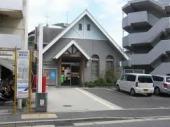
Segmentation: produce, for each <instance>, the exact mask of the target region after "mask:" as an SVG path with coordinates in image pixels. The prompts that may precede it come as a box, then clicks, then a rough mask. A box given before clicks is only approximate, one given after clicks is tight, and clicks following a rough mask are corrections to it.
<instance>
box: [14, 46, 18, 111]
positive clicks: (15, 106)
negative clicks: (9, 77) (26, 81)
mask: <svg viewBox="0 0 170 127" xmlns="http://www.w3.org/2000/svg"><path fill="white" fill-rule="evenodd" d="M14 54H15V55H14V81H15V83H14V104H13V113H14V114H16V110H17V105H16V102H17V99H16V98H17V95H16V94H17V92H16V91H17V49H16V48H15V50H14Z"/></svg>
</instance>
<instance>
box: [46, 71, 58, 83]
mask: <svg viewBox="0 0 170 127" xmlns="http://www.w3.org/2000/svg"><path fill="white" fill-rule="evenodd" d="M43 75H44V76H45V77H46V79H47V85H56V83H57V69H53V68H48V69H47V68H46V69H44V70H43Z"/></svg>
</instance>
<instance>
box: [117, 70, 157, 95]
mask: <svg viewBox="0 0 170 127" xmlns="http://www.w3.org/2000/svg"><path fill="white" fill-rule="evenodd" d="M116 86H117V89H118V90H119V91H120V90H123V91H127V92H129V93H130V95H131V96H134V95H135V94H144V95H148V96H151V95H152V94H153V93H154V87H153V80H152V76H151V75H149V74H137V73H131V74H124V75H122V76H121V78H120V79H119V80H118V81H117V83H116Z"/></svg>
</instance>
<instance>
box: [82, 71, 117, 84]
mask: <svg viewBox="0 0 170 127" xmlns="http://www.w3.org/2000/svg"><path fill="white" fill-rule="evenodd" d="M116 81H117V78H116V76H115V75H114V73H113V71H110V70H109V71H107V72H106V73H105V76H104V78H98V79H97V80H95V81H89V82H85V86H86V87H96V86H97V87H111V86H114V85H115V83H116Z"/></svg>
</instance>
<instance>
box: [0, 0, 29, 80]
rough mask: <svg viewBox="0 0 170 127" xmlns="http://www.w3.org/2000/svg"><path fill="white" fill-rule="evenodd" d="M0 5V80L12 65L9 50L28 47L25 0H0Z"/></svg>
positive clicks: (7, 74) (12, 57) (11, 54)
mask: <svg viewBox="0 0 170 127" xmlns="http://www.w3.org/2000/svg"><path fill="white" fill-rule="evenodd" d="M0 3H1V4H0V78H7V77H8V76H9V73H12V72H11V71H12V70H13V64H14V63H13V62H14V53H13V52H12V51H11V50H13V49H14V48H17V49H27V47H28V46H27V44H28V42H27V41H28V33H27V0H0ZM4 74H5V75H4Z"/></svg>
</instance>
